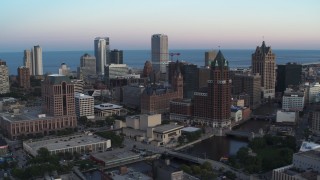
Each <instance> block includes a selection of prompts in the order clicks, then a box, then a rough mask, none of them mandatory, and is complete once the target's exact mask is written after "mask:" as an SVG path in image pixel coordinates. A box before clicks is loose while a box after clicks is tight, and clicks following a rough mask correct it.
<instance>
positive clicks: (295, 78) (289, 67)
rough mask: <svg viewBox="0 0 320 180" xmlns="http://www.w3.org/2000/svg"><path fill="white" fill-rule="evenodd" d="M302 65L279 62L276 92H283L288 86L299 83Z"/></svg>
mask: <svg viewBox="0 0 320 180" xmlns="http://www.w3.org/2000/svg"><path fill="white" fill-rule="evenodd" d="M301 74H302V65H301V64H296V63H287V64H281V65H280V64H279V65H278V68H277V84H276V92H284V91H285V90H286V88H288V87H289V86H298V85H300V83H301V82H302V81H301Z"/></svg>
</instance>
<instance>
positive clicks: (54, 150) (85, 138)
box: [23, 134, 111, 156]
mask: <svg viewBox="0 0 320 180" xmlns="http://www.w3.org/2000/svg"><path fill="white" fill-rule="evenodd" d="M42 147H44V148H47V149H48V150H49V152H50V153H51V154H58V153H65V152H70V153H74V152H77V153H80V154H84V153H89V152H99V151H100V152H101V151H106V150H107V149H108V148H110V147H111V140H109V139H108V140H107V139H104V138H102V137H99V136H92V135H85V134H81V135H72V136H65V137H59V138H53V139H48V140H28V141H24V142H23V149H24V150H25V151H26V152H28V153H29V154H31V155H32V156H36V155H37V151H38V150H39V149H40V148H42Z"/></svg>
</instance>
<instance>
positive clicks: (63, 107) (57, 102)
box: [41, 74, 75, 117]
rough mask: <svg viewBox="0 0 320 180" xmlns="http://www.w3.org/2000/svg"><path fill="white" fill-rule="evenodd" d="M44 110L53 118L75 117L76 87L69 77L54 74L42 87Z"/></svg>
mask: <svg viewBox="0 0 320 180" xmlns="http://www.w3.org/2000/svg"><path fill="white" fill-rule="evenodd" d="M41 93H42V110H43V113H45V114H49V115H51V116H71V117H74V116H75V103H74V100H75V99H74V85H73V84H72V83H71V80H70V79H69V77H67V76H63V75H58V74H53V75H49V76H47V77H46V79H45V80H44V81H43V83H42V85H41Z"/></svg>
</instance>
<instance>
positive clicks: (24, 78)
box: [18, 66, 30, 89]
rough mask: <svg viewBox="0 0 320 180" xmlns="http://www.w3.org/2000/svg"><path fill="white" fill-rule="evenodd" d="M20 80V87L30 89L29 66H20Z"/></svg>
mask: <svg viewBox="0 0 320 180" xmlns="http://www.w3.org/2000/svg"><path fill="white" fill-rule="evenodd" d="M18 80H19V86H20V87H22V88H24V89H30V69H29V68H28V67H26V66H20V67H18Z"/></svg>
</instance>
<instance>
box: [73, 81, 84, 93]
mask: <svg viewBox="0 0 320 180" xmlns="http://www.w3.org/2000/svg"><path fill="white" fill-rule="evenodd" d="M71 82H72V84H73V85H74V93H83V86H84V82H83V81H82V80H79V79H71Z"/></svg>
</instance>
